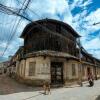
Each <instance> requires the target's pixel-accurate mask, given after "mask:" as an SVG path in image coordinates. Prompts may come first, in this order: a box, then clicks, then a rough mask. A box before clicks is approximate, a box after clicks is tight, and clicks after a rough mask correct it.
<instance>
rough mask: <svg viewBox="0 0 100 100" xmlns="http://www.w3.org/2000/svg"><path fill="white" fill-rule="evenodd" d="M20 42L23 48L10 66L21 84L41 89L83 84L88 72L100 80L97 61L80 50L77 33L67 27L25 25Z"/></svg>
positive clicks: (48, 21) (51, 21)
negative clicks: (48, 85)
mask: <svg viewBox="0 0 100 100" xmlns="http://www.w3.org/2000/svg"><path fill="white" fill-rule="evenodd" d="M21 38H23V39H24V46H22V47H20V48H19V50H18V51H17V52H16V54H15V55H14V56H13V57H12V59H11V65H10V66H9V67H8V68H10V70H11V69H13V70H14V71H15V73H16V75H17V78H18V80H20V81H21V82H24V83H27V84H32V85H42V84H43V82H44V81H45V80H46V81H49V82H50V83H51V84H63V85H67V84H70V83H75V82H78V80H79V79H82V80H87V75H88V74H89V73H90V72H91V73H92V74H93V75H94V77H95V78H99V77H100V60H98V59H96V58H94V57H92V55H90V54H88V53H87V52H86V51H85V50H84V48H83V47H81V48H80V46H79V45H80V43H79V38H80V36H79V35H78V33H77V32H76V31H75V30H74V29H73V28H72V27H71V26H69V25H68V24H66V23H64V22H61V21H58V20H54V19H43V20H38V21H34V22H32V23H30V24H28V25H27V26H26V27H25V29H24V30H23V33H22V34H21Z"/></svg>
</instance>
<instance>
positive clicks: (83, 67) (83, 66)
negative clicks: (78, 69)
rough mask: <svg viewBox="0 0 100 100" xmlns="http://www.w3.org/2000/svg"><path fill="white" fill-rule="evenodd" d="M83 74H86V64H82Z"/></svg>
mask: <svg viewBox="0 0 100 100" xmlns="http://www.w3.org/2000/svg"><path fill="white" fill-rule="evenodd" d="M82 75H83V76H84V75H85V65H82Z"/></svg>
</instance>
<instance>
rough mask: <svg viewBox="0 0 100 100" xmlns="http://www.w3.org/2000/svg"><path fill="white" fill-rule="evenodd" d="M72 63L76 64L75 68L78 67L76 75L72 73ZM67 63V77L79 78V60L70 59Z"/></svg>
mask: <svg viewBox="0 0 100 100" xmlns="http://www.w3.org/2000/svg"><path fill="white" fill-rule="evenodd" d="M72 64H75V69H76V75H75V76H73V75H72ZM67 65H68V66H67V78H68V79H77V78H78V71H79V69H78V66H79V65H78V62H77V61H73V60H70V61H68V63H67Z"/></svg>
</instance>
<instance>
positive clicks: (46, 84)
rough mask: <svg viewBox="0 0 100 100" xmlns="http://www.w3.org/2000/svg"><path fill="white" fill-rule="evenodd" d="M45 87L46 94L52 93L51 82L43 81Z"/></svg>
mask: <svg viewBox="0 0 100 100" xmlns="http://www.w3.org/2000/svg"><path fill="white" fill-rule="evenodd" d="M43 89H44V94H45V95H46V94H51V91H50V83H49V82H47V81H45V82H44V83H43Z"/></svg>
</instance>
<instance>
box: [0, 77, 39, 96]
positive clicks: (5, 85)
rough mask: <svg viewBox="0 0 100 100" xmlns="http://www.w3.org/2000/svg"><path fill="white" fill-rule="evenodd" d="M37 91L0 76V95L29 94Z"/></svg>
mask: <svg viewBox="0 0 100 100" xmlns="http://www.w3.org/2000/svg"><path fill="white" fill-rule="evenodd" d="M35 90H39V89H37V88H36V89H35V88H32V87H29V86H26V85H23V84H21V83H18V82H16V81H15V80H14V79H11V78H10V77H8V76H6V75H0V95H6V94H12V93H19V92H29V91H35Z"/></svg>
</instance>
